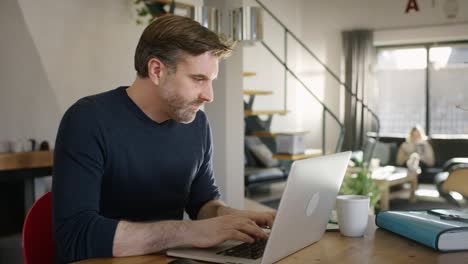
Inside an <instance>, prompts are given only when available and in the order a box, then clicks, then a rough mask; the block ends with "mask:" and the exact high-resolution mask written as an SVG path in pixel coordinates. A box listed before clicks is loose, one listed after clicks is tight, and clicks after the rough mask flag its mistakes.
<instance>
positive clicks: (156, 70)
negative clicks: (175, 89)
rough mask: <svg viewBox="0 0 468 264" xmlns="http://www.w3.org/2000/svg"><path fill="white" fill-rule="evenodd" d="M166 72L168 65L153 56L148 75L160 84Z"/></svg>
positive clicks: (149, 62) (149, 63)
mask: <svg viewBox="0 0 468 264" xmlns="http://www.w3.org/2000/svg"><path fill="white" fill-rule="evenodd" d="M165 72H166V67H165V65H164V63H162V61H160V60H159V59H157V58H151V59H150V60H149V61H148V77H149V78H150V80H151V81H153V83H154V84H156V85H158V84H160V82H161V77H162V76H163V75H164V73H165Z"/></svg>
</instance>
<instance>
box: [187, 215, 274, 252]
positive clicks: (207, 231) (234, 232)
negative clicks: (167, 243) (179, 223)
mask: <svg viewBox="0 0 468 264" xmlns="http://www.w3.org/2000/svg"><path fill="white" fill-rule="evenodd" d="M184 231H185V232H184V241H185V243H186V244H188V245H190V246H194V247H202V248H204V247H212V246H216V245H218V244H221V243H223V242H224V241H226V240H238V241H243V242H249V243H253V242H254V241H255V239H267V238H268V236H267V235H266V234H265V232H263V230H262V229H261V228H260V227H259V226H258V225H257V224H256V223H255V222H254V221H253V220H251V219H249V218H248V217H245V216H238V215H224V216H219V217H214V218H209V219H205V220H197V221H191V222H187V226H186V229H185V230H184Z"/></svg>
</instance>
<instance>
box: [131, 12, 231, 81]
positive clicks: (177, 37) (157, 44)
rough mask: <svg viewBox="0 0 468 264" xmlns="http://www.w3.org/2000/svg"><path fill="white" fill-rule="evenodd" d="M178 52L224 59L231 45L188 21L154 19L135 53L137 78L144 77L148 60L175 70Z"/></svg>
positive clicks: (163, 18) (180, 18) (181, 18)
mask: <svg viewBox="0 0 468 264" xmlns="http://www.w3.org/2000/svg"><path fill="white" fill-rule="evenodd" d="M180 51H185V52H187V53H188V54H190V55H193V56H197V55H201V54H203V53H205V52H207V51H211V52H212V53H213V55H215V56H217V57H218V58H225V57H227V56H229V54H230V53H231V51H232V44H230V43H228V42H227V41H225V40H223V39H221V37H219V36H218V35H217V34H216V33H214V32H212V31H210V30H209V29H207V28H205V27H203V26H202V25H200V24H199V23H198V22H196V21H194V20H192V19H190V18H188V17H182V16H176V15H170V16H165V17H162V18H158V19H156V20H155V21H154V22H152V23H151V24H150V25H148V26H147V27H146V28H145V30H144V31H143V34H142V35H141V37H140V41H139V42H138V45H137V48H136V51H135V70H136V71H137V74H138V76H139V77H142V78H146V77H148V61H149V60H150V59H152V58H158V59H159V60H161V61H162V62H163V63H164V64H165V65H166V66H168V68H170V69H171V70H175V69H176V65H177V60H178V55H179V53H180Z"/></svg>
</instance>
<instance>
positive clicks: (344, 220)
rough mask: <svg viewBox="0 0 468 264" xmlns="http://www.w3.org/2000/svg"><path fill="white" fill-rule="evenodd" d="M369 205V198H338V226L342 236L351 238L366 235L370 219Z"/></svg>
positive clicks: (356, 196)
mask: <svg viewBox="0 0 468 264" xmlns="http://www.w3.org/2000/svg"><path fill="white" fill-rule="evenodd" d="M369 205H370V198H369V196H364V195H338V196H337V197H336V211H337V213H338V225H339V227H340V232H341V234H342V235H344V236H349V237H360V236H363V235H364V233H365V232H366V228H367V221H368V219H369Z"/></svg>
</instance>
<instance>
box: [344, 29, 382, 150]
mask: <svg viewBox="0 0 468 264" xmlns="http://www.w3.org/2000/svg"><path fill="white" fill-rule="evenodd" d="M343 49H344V50H343V53H344V61H345V69H344V71H345V84H346V87H347V88H348V89H349V90H351V91H352V93H354V94H356V95H357V98H359V99H360V100H362V101H363V102H364V104H366V105H370V106H372V101H373V100H372V99H373V97H374V96H373V94H374V91H373V89H372V83H373V81H372V78H371V77H372V76H371V75H372V73H371V66H372V64H373V62H374V57H375V48H374V46H373V33H372V31H370V30H352V31H345V32H343ZM344 123H345V137H344V142H343V149H344V150H358V149H362V147H363V144H364V141H365V140H366V138H367V137H366V134H367V132H368V131H369V130H371V129H372V127H371V126H372V116H371V115H370V114H369V113H368V112H367V110H366V109H364V107H363V104H362V103H361V102H359V100H357V99H356V98H355V97H353V96H351V94H350V93H349V92H346V93H345V121H344Z"/></svg>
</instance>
